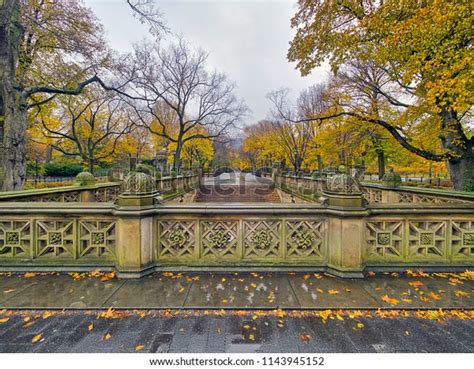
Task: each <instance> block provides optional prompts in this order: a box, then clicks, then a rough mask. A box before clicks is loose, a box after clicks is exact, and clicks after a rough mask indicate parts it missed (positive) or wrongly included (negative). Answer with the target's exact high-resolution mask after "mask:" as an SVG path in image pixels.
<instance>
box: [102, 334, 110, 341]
mask: <svg viewBox="0 0 474 369" xmlns="http://www.w3.org/2000/svg"><path fill="white" fill-rule="evenodd" d="M111 337H112V335H111V334H110V333H107V334H106V335H105V336H104V337H102V339H103V340H104V341H108V340H110V338H111Z"/></svg>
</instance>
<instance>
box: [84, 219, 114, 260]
mask: <svg viewBox="0 0 474 369" xmlns="http://www.w3.org/2000/svg"><path fill="white" fill-rule="evenodd" d="M115 226H116V223H115V222H114V221H100V220H81V221H79V257H83V256H97V257H99V256H115Z"/></svg>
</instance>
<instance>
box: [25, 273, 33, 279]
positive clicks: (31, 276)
mask: <svg viewBox="0 0 474 369" xmlns="http://www.w3.org/2000/svg"><path fill="white" fill-rule="evenodd" d="M34 277H36V273H25V274H23V278H34Z"/></svg>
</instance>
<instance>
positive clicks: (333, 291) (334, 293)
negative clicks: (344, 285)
mask: <svg viewBox="0 0 474 369" xmlns="http://www.w3.org/2000/svg"><path fill="white" fill-rule="evenodd" d="M328 293H329V294H330V295H337V294H338V293H339V291H338V290H329V291H328Z"/></svg>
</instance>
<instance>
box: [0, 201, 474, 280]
mask: <svg viewBox="0 0 474 369" xmlns="http://www.w3.org/2000/svg"><path fill="white" fill-rule="evenodd" d="M121 196H122V195H121ZM334 196H335V198H334V202H332V204H333V205H331V201H329V202H328V203H327V204H326V205H320V204H298V205H296V204H291V205H290V204H269V203H262V204H222V205H219V204H174V205H169V204H163V203H161V204H160V203H156V202H138V201H136V202H135V203H132V202H123V204H121V203H120V201H119V203H118V204H112V203H66V204H58V203H42V204H41V205H40V206H38V204H37V203H33V202H23V203H21V204H20V203H18V202H9V203H7V202H5V203H4V202H2V203H0V270H13V271H25V270H31V271H36V270H51V271H54V270H62V271H66V270H67V271H72V270H93V269H104V270H105V269H107V270H110V269H111V268H115V270H117V271H118V272H119V276H121V277H139V276H142V275H144V274H147V273H150V272H153V271H155V270H163V269H168V270H177V269H180V270H182V269H183V268H188V269H189V268H193V269H195V268H205V269H206V270H208V269H209V268H211V269H212V268H214V269H216V270H221V269H224V270H229V268H232V267H233V268H239V269H242V268H247V269H250V270H252V269H253V268H273V269H275V268H276V269H284V270H297V269H305V270H313V271H328V272H331V273H334V274H337V275H342V276H348V277H360V276H362V275H363V272H364V271H367V270H387V271H391V270H399V269H400V268H415V267H416V268H419V267H421V268H428V269H429V268H432V269H434V270H438V271H443V270H453V268H454V269H455V268H458V269H464V268H471V267H473V266H474V206H473V205H472V204H424V203H417V204H396V205H390V204H371V205H366V206H364V205H363V204H362V201H361V199H360V197H359V199H360V201H359V202H358V204H356V202H354V195H351V196H348V197H347V199H344V198H343V196H342V195H337V194H335V195H334ZM134 199H135V200H136V197H134ZM336 200H337V201H336ZM128 201H131V200H128ZM344 201H346V205H344ZM341 204H342V205H341ZM349 204H352V205H349ZM361 204H362V205H361Z"/></svg>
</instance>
